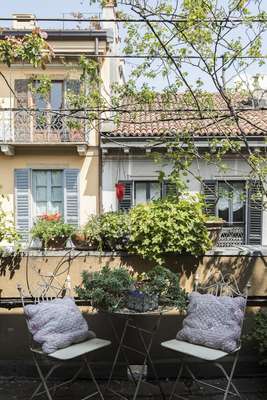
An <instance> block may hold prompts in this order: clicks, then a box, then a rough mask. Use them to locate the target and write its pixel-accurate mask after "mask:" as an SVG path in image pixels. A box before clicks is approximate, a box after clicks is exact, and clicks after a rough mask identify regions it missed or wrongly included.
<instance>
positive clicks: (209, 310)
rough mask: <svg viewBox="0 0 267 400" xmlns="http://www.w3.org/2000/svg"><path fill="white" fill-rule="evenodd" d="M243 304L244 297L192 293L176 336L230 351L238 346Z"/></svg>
mask: <svg viewBox="0 0 267 400" xmlns="http://www.w3.org/2000/svg"><path fill="white" fill-rule="evenodd" d="M245 307H246V300H245V298H243V297H241V296H240V297H235V298H233V297H229V296H214V295H212V294H200V293H197V292H193V293H191V294H190V296H189V306H188V314H187V316H186V318H185V319H184V321H183V328H182V329H181V330H180V331H179V332H178V333H177V336H176V339H178V340H184V341H186V342H189V343H193V344H198V345H202V346H206V347H211V348H213V349H218V350H222V351H225V352H227V353H231V352H233V351H235V350H236V349H237V348H238V346H239V339H240V335H241V327H242V321H243V318H244V312H245Z"/></svg>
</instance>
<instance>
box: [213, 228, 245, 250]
mask: <svg viewBox="0 0 267 400" xmlns="http://www.w3.org/2000/svg"><path fill="white" fill-rule="evenodd" d="M243 244H245V227H244V226H225V227H223V228H222V231H221V234H220V239H219V242H218V247H234V246H241V245H243Z"/></svg>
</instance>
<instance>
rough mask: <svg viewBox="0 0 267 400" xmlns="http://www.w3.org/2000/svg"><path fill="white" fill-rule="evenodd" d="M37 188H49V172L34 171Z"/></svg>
mask: <svg viewBox="0 0 267 400" xmlns="http://www.w3.org/2000/svg"><path fill="white" fill-rule="evenodd" d="M34 176H35V179H36V185H37V186H47V171H34Z"/></svg>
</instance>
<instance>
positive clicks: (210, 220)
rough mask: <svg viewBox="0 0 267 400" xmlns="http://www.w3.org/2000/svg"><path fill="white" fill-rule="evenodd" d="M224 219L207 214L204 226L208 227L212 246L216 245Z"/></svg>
mask: <svg viewBox="0 0 267 400" xmlns="http://www.w3.org/2000/svg"><path fill="white" fill-rule="evenodd" d="M224 224H225V221H224V220H223V219H222V218H219V217H216V216H208V217H207V220H206V227H207V229H208V232H209V235H210V239H211V241H212V244H213V246H216V244H217V243H218V241H219V239H220V234H221V231H222V227H223V225H224Z"/></svg>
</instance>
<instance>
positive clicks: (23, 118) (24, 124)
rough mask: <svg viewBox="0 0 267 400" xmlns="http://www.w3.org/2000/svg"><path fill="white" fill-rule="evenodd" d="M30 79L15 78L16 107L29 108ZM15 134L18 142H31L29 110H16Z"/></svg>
mask: <svg viewBox="0 0 267 400" xmlns="http://www.w3.org/2000/svg"><path fill="white" fill-rule="evenodd" d="M28 85H29V80H28V79H16V80H15V93H16V107H17V108H24V107H25V108H28V104H29V95H28ZM14 130H15V131H14V136H15V141H16V142H23V143H25V142H30V139H31V132H30V114H29V113H28V112H27V111H24V110H20V111H15V114H14Z"/></svg>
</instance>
